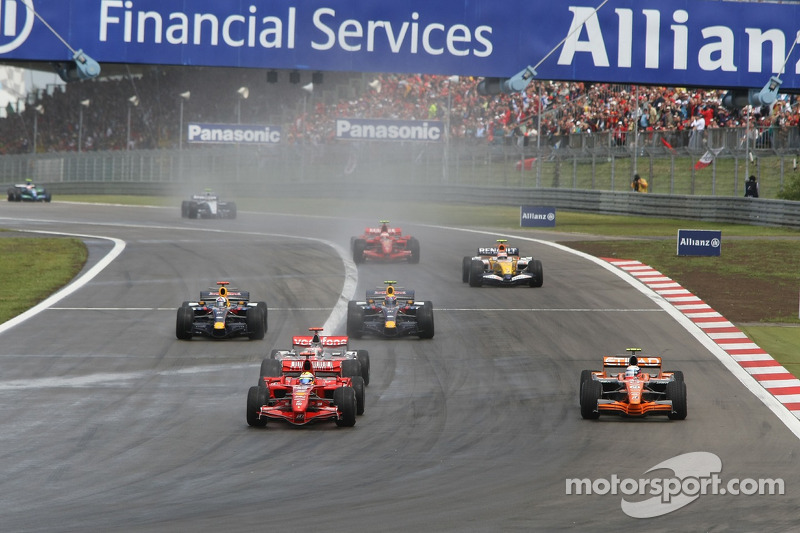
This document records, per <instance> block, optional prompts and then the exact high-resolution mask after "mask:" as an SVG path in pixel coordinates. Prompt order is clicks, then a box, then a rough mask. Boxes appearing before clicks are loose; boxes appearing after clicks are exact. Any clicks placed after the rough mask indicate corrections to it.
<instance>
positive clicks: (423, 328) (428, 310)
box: [417, 302, 434, 339]
mask: <svg viewBox="0 0 800 533" xmlns="http://www.w3.org/2000/svg"><path fill="white" fill-rule="evenodd" d="M433 333H434V328H433V303H432V302H423V303H422V306H421V307H420V308H419V309H417V334H418V335H419V338H420V339H432V338H433Z"/></svg>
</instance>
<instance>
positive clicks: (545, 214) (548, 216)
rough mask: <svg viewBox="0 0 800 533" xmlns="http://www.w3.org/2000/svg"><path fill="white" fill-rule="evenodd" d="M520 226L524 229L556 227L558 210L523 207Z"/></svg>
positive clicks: (520, 213)
mask: <svg viewBox="0 0 800 533" xmlns="http://www.w3.org/2000/svg"><path fill="white" fill-rule="evenodd" d="M519 225H520V226H521V227H523V228H536V227H539V228H548V227H549V228H552V227H555V225H556V208H555V207H541V206H532V205H523V206H522V207H520V209H519Z"/></svg>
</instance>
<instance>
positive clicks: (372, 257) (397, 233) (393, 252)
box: [350, 220, 419, 264]
mask: <svg viewBox="0 0 800 533" xmlns="http://www.w3.org/2000/svg"><path fill="white" fill-rule="evenodd" d="M350 245H351V248H352V251H353V262H355V263H356V264H360V263H364V262H367V261H385V262H390V261H408V262H409V263H419V241H418V240H417V239H416V238H415V237H412V236H410V235H403V230H401V229H400V228H391V227H389V221H388V220H381V221H380V226H379V227H377V228H366V229H365V230H364V234H363V235H362V236H360V237H353V238H352V239H351V240H350Z"/></svg>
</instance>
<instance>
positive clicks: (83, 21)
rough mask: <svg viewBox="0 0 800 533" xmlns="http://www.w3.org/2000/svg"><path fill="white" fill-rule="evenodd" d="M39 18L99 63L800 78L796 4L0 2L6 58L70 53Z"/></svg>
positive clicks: (740, 81)
mask: <svg viewBox="0 0 800 533" xmlns="http://www.w3.org/2000/svg"><path fill="white" fill-rule="evenodd" d="M601 5H602V7H600V8H599V10H597V11H595V10H596V8H598V7H599V6H601ZM34 11H35V12H37V13H38V15H39V16H40V17H41V18H38V17H36V16H34ZM42 20H44V21H46V22H47V23H48V24H49V25H50V26H51V27H52V29H53V31H54V32H56V33H58V34H59V35H60V36H61V37H62V38H63V39H64V40H65V41H66V42H67V43H68V44H69V46H70V47H72V48H74V49H83V50H84V51H85V52H86V53H87V54H89V55H90V56H91V57H92V58H93V59H95V60H97V61H99V62H100V63H101V65H102V63H104V62H107V63H134V64H135V63H143V64H172V65H203V66H227V67H246V68H275V69H298V70H323V71H324V70H328V71H330V70H338V71H358V72H400V73H433V74H445V75H453V74H455V75H462V76H490V77H510V76H512V75H514V74H516V73H518V72H520V71H522V70H523V69H525V67H527V66H533V67H536V71H537V76H538V77H539V78H540V79H545V80H580V81H606V82H613V83H644V84H657V85H673V86H681V85H692V86H705V87H723V88H725V87H730V88H734V87H752V88H761V87H763V86H764V85H765V84H766V83H767V81H768V80H769V78H770V76H772V75H774V74H777V73H780V72H781V68H782V67H783V65H784V61H786V59H787V57H788V61H786V68H785V72H783V73H782V74H781V78H782V80H783V89H798V88H800V83H799V82H798V79H799V75H798V61H800V47H797V48H795V49H794V50H793V51H792V53H791V54H790V53H789V52H790V50H791V49H792V44H793V43H794V42H795V40H796V39H797V32H798V25H797V22H798V21H799V20H800V5H798V4H797V3H755V2H723V1H719V0H608V2H607V3H605V4H602V3H601V1H600V0H557V1H553V0H504V1H502V2H498V1H497V0H437V1H436V2H431V1H429V0H404V1H403V2H384V1H377V0H225V1H221V0H191V1H188V0H0V60H2V61H13V60H26V61H30V60H32V61H63V60H67V59H70V58H71V57H72V53H71V52H70V51H69V49H68V48H67V47H66V46H65V45H64V43H62V42H61V41H60V40H59V38H58V37H57V36H56V35H55V34H54V33H53V32H51V30H50V29H48V27H47V26H46V25H45V24H44V22H42ZM562 41H563V44H561V43H562ZM551 52H552V53H551Z"/></svg>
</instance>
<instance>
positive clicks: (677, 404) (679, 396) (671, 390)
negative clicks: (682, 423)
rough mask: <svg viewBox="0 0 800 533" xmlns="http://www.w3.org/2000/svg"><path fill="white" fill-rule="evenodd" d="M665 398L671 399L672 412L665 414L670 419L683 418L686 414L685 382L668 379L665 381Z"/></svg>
mask: <svg viewBox="0 0 800 533" xmlns="http://www.w3.org/2000/svg"><path fill="white" fill-rule="evenodd" d="M667 400H672V412H671V413H670V414H668V415H667V417H668V418H669V419H670V420H683V419H685V418H686V415H687V414H688V407H687V405H686V383H685V382H683V381H677V380H676V381H670V382H669V383H667Z"/></svg>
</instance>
